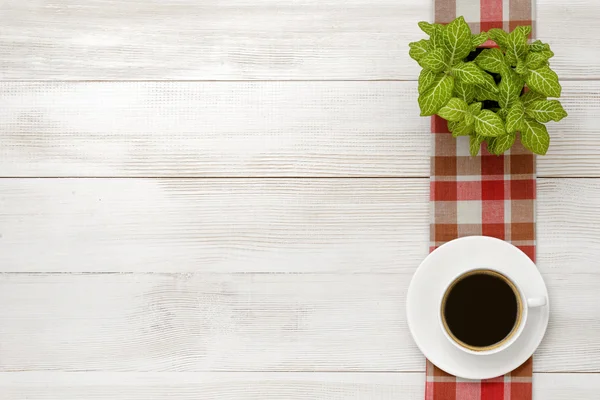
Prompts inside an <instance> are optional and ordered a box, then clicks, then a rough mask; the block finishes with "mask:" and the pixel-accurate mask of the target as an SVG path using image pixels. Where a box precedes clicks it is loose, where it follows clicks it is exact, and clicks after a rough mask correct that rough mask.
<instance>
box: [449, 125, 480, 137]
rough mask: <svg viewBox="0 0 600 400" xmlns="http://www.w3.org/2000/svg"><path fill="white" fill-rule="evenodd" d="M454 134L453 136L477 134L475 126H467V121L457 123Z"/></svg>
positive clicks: (453, 130)
mask: <svg viewBox="0 0 600 400" xmlns="http://www.w3.org/2000/svg"><path fill="white" fill-rule="evenodd" d="M450 132H452V136H454V137H458V136H468V135H470V134H472V133H473V132H475V126H474V125H473V124H467V122H466V121H460V122H455V125H454V126H453V129H452V130H451V131H450Z"/></svg>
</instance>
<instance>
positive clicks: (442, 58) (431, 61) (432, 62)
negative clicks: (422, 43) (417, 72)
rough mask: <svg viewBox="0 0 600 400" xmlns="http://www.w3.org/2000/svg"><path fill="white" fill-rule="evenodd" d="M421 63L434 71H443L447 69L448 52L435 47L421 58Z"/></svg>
mask: <svg viewBox="0 0 600 400" xmlns="http://www.w3.org/2000/svg"><path fill="white" fill-rule="evenodd" d="M419 65H420V66H421V67H423V68H427V69H430V70H432V71H433V72H442V71H443V70H444V69H446V66H447V64H446V53H444V50H442V49H435V50H433V51H430V52H428V53H427V55H425V57H423V58H421V60H419Z"/></svg>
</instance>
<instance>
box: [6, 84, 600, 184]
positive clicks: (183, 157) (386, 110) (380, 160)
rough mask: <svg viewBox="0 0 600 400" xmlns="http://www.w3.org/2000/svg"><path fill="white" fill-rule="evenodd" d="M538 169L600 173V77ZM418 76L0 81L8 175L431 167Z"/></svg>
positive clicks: (576, 95) (418, 171) (344, 172)
mask: <svg viewBox="0 0 600 400" xmlns="http://www.w3.org/2000/svg"><path fill="white" fill-rule="evenodd" d="M564 86H565V88H564V99H563V104H564V106H565V108H566V109H567V111H568V112H569V113H570V115H569V117H568V118H567V119H566V120H564V122H563V123H560V124H556V123H553V122H551V123H549V124H548V126H549V129H550V133H551V136H552V144H551V146H550V152H549V154H548V155H547V156H545V157H539V158H538V172H539V175H540V176H600V142H599V141H598V140H597V136H598V134H599V131H600V123H599V122H600V120H598V117H597V116H596V114H597V113H596V111H597V110H598V109H599V108H600V99H599V98H598V96H597V93H598V92H599V91H600V82H565V85H564ZM416 97H417V90H416V83H414V82H255V83H248V82H209V83H206V82H163V83H156V82H133V83H132V82H110V83H108V82H95V83H88V82H86V83H81V82H80V83H7V82H4V83H0V103H1V104H2V107H0V176H12V177H16V176H20V177H37V176H46V177H48V176H49V177H53V176H80V177H89V176H94V177H96V176H104V177H115V176H116V177H130V176H179V177H181V176H190V177H191V176H194V177H197V176H200V177H207V176H208V177H219V176H220V177H228V176H245V177H248V176H250V177H257V176H261V177H262V176H270V177H273V176H290V177H297V176H303V177H307V176H308V177H310V176H370V177H372V176H394V177H395V176H399V177H425V176H429V152H430V146H429V140H430V134H429V132H430V127H429V119H428V118H422V117H419V110H418V105H417V102H416Z"/></svg>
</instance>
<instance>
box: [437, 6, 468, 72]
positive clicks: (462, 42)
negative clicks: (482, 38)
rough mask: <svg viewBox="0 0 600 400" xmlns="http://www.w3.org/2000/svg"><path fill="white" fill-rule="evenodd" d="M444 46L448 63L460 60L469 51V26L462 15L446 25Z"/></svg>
mask: <svg viewBox="0 0 600 400" xmlns="http://www.w3.org/2000/svg"><path fill="white" fill-rule="evenodd" d="M444 47H445V50H446V54H447V55H448V59H449V60H450V65H453V64H455V63H456V62H459V61H462V59H463V58H465V57H466V56H468V55H469V53H470V52H471V49H472V46H471V28H469V25H468V24H467V23H466V22H465V19H464V18H463V17H458V18H456V19H455V20H454V21H452V22H450V23H449V24H448V25H446V29H445V30H444Z"/></svg>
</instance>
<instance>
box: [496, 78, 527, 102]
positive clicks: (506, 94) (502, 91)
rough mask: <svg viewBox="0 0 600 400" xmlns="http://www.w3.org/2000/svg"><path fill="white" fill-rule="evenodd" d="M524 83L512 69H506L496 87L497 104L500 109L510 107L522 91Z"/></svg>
mask: <svg viewBox="0 0 600 400" xmlns="http://www.w3.org/2000/svg"><path fill="white" fill-rule="evenodd" d="M524 84H525V83H524V82H523V80H522V79H521V77H520V76H519V75H518V74H517V73H516V72H515V71H513V70H512V69H508V70H507V71H506V73H505V74H504V75H502V80H501V81H500V84H499V85H498V104H500V107H502V108H510V106H511V105H512V104H513V102H515V100H517V99H518V98H519V96H520V95H521V91H522V90H523V86H524Z"/></svg>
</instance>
